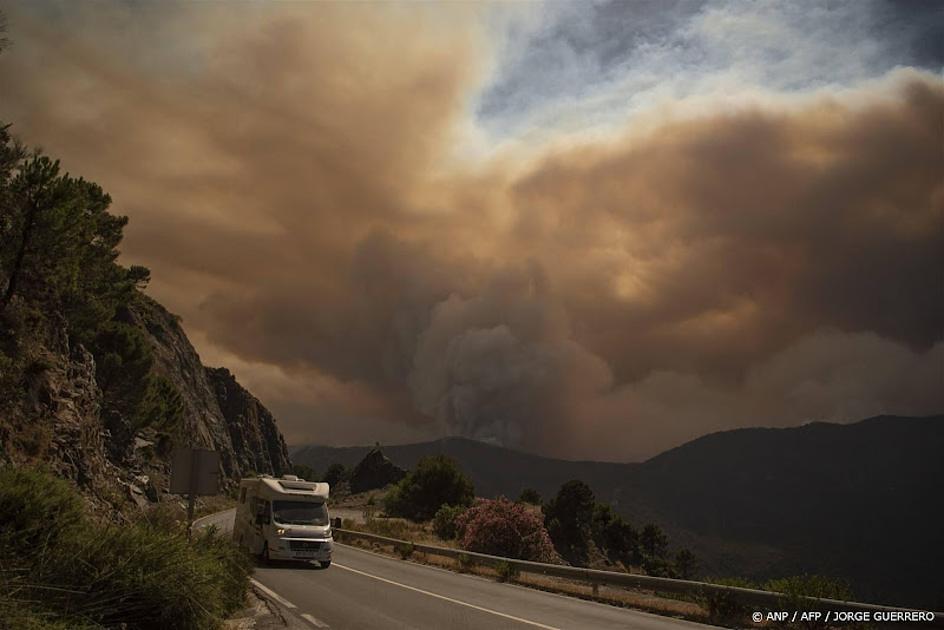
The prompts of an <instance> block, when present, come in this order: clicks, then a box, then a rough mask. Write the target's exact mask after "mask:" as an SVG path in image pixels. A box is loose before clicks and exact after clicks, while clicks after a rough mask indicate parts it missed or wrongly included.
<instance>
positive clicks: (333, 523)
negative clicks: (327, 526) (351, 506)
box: [331, 516, 341, 529]
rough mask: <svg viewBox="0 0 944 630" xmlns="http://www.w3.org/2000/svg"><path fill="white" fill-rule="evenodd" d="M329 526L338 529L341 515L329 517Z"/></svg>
mask: <svg viewBox="0 0 944 630" xmlns="http://www.w3.org/2000/svg"><path fill="white" fill-rule="evenodd" d="M331 527H333V528H335V529H340V527H341V517H340V516H335V517H334V518H333V519H331Z"/></svg>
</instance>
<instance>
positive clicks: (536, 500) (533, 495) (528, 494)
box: [518, 488, 541, 505]
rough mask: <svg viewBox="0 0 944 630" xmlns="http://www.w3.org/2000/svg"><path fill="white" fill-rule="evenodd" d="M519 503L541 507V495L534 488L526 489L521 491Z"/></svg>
mask: <svg viewBox="0 0 944 630" xmlns="http://www.w3.org/2000/svg"><path fill="white" fill-rule="evenodd" d="M518 501H519V502H521V503H529V504H531V505H541V493H540V492H538V491H537V490H535V489H534V488H525V489H524V490H522V491H521V496H519V497H518Z"/></svg>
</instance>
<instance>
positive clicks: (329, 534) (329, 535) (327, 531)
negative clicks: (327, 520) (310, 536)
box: [324, 527, 331, 538]
mask: <svg viewBox="0 0 944 630" xmlns="http://www.w3.org/2000/svg"><path fill="white" fill-rule="evenodd" d="M324 535H325V538H331V528H330V527H329V528H328V529H326V530H325V533H324Z"/></svg>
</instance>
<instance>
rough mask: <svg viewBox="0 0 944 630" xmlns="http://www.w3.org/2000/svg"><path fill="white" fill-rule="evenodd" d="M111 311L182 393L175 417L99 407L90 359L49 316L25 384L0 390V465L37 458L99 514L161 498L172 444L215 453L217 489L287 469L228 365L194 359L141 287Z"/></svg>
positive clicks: (272, 433) (281, 445)
mask: <svg viewBox="0 0 944 630" xmlns="http://www.w3.org/2000/svg"><path fill="white" fill-rule="evenodd" d="M117 318H118V319H119V320H121V321H123V322H124V323H126V324H130V325H132V326H134V327H135V328H137V329H138V330H140V331H141V332H142V333H143V336H144V339H145V340H146V341H147V342H148V343H149V345H150V347H151V355H152V357H153V363H152V364H151V367H150V373H151V375H152V377H154V378H162V379H166V381H167V382H168V383H170V385H171V386H172V387H173V390H174V391H175V392H176V394H178V395H179V398H180V404H181V413H180V416H179V421H178V423H177V424H176V425H174V426H172V427H164V426H135V422H134V421H133V420H132V419H131V418H127V417H123V416H122V415H121V413H120V412H117V411H115V410H111V411H106V409H105V407H106V405H105V402H104V397H103V394H102V390H101V388H100V387H99V383H98V381H97V380H96V362H95V358H94V357H93V356H92V354H91V353H90V352H89V351H88V350H86V349H85V348H84V347H83V346H82V345H80V344H75V345H71V344H70V341H69V339H68V335H66V334H65V333H64V328H63V327H62V326H60V325H58V324H55V323H53V324H51V325H49V326H48V330H47V331H45V334H44V337H42V338H41V339H40V341H38V342H34V345H33V346H32V349H31V354H30V356H31V358H30V359H29V361H28V364H27V368H26V369H25V371H24V372H23V377H22V385H21V386H18V387H17V389H10V388H9V386H8V387H7V389H5V390H4V389H0V393H2V395H0V465H7V464H12V465H30V464H37V463H42V465H43V466H44V467H46V468H48V469H50V470H52V471H54V472H56V474H58V475H60V476H62V477H64V478H67V479H70V480H72V481H73V482H74V483H75V484H76V486H77V487H78V488H79V489H81V490H82V491H83V494H84V495H85V496H86V498H87V499H88V500H89V501H90V502H91V503H94V504H96V505H97V506H98V507H99V508H101V510H100V511H101V513H103V514H108V513H109V512H110V511H111V510H117V511H122V510H124V509H125V507H126V506H127V505H128V504H136V505H138V506H142V507H143V506H144V505H146V504H148V503H154V502H156V501H159V500H161V496H160V495H161V494H162V493H166V491H167V486H168V479H169V475H170V466H169V459H170V454H171V451H172V449H173V448H175V447H179V446H194V447H201V448H210V449H213V450H216V451H218V452H219V453H220V465H221V468H222V470H221V473H222V478H223V480H224V488H226V487H230V488H231V487H232V486H233V485H234V484H235V483H236V482H237V481H238V479H239V478H241V477H242V476H244V475H250V474H262V473H265V474H273V475H281V474H284V473H286V472H289V471H290V469H291V462H290V460H289V456H288V451H287V449H286V446H285V441H284V440H283V438H282V435H281V433H280V432H279V429H278V426H277V425H276V421H275V418H273V416H272V414H271V413H270V412H269V411H268V410H267V409H266V408H265V406H263V405H262V403H261V402H259V400H257V399H256V398H255V397H254V396H253V395H252V394H250V393H249V392H248V391H246V390H245V389H244V388H243V387H242V386H240V385H239V383H238V382H237V381H236V379H235V378H234V376H233V375H232V374H231V373H230V372H229V371H228V370H226V369H225V368H207V367H205V366H204V365H203V364H202V363H201V361H200V357H199V355H198V354H197V352H196V350H195V349H194V348H193V345H192V344H191V343H190V340H189V339H188V338H187V335H186V334H185V333H184V331H183V328H181V325H180V322H179V320H178V318H177V317H176V316H174V315H173V314H171V313H169V312H168V311H167V310H166V309H165V308H164V307H163V306H161V305H160V304H158V303H157V302H155V301H154V300H152V299H150V298H148V297H146V296H144V295H143V294H139V295H138V296H136V297H135V299H134V300H133V301H132V303H131V305H130V306H129V307H127V308H125V309H122V310H120V311H119V313H118V316H117ZM2 368H3V365H2V364H0V369H2ZM0 376H2V374H0ZM0 381H2V379H0Z"/></svg>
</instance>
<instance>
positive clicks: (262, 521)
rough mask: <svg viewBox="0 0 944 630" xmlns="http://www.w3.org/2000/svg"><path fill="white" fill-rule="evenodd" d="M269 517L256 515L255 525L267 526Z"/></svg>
mask: <svg viewBox="0 0 944 630" xmlns="http://www.w3.org/2000/svg"><path fill="white" fill-rule="evenodd" d="M268 524H269V517H268V515H266V514H256V525H268Z"/></svg>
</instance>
